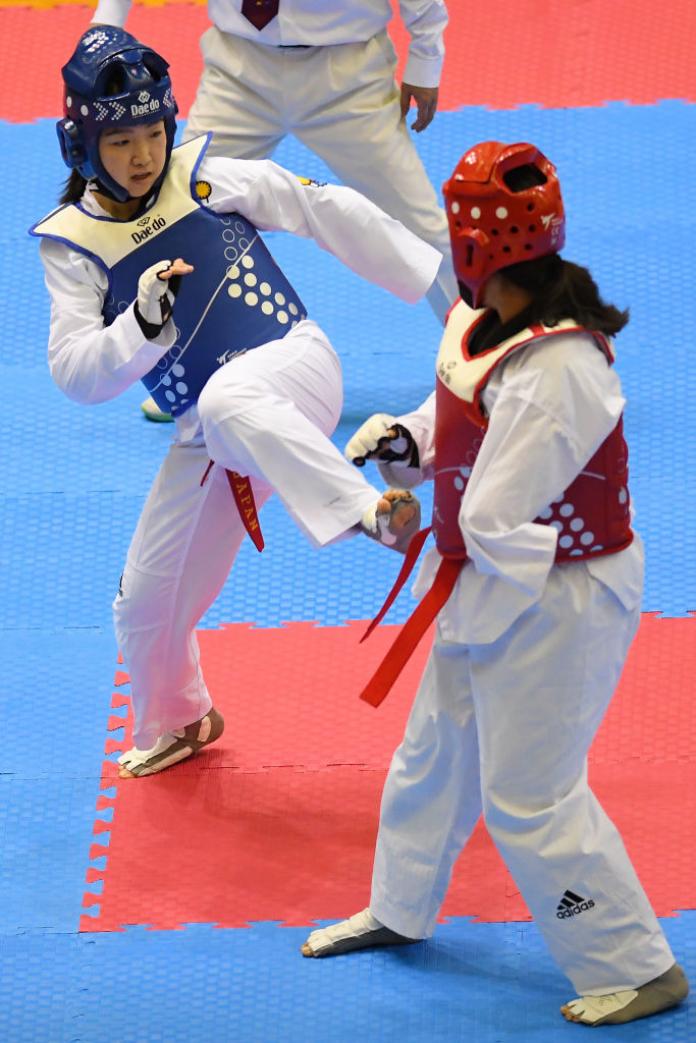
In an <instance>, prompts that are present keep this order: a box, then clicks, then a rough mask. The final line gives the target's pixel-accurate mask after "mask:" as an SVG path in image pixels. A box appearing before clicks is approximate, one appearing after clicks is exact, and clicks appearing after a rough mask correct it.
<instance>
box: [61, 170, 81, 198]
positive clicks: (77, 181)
mask: <svg viewBox="0 0 696 1043" xmlns="http://www.w3.org/2000/svg"><path fill="white" fill-rule="evenodd" d="M86 184H87V182H86V181H85V179H84V178H83V176H82V174H81V173H80V172H79V170H71V171H70V173H69V175H68V177H67V180H66V182H65V184H64V185H63V191H62V192H61V196H60V200H59V202H61V203H78V202H79V201H80V200H81V199H82V195H83V193H84V191H85V186H86Z"/></svg>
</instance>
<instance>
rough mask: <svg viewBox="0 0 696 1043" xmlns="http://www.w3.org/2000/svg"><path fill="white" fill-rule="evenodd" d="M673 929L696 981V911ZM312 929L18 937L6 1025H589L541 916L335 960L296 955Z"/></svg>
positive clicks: (489, 1033)
mask: <svg viewBox="0 0 696 1043" xmlns="http://www.w3.org/2000/svg"><path fill="white" fill-rule="evenodd" d="M664 926H665V929H666V931H667V934H668V936H669V939H670V942H671V944H672V945H673V947H674V949H675V951H676V952H677V953H678V956H679V959H680V962H682V964H683V965H684V967H685V970H686V971H687V974H688V973H691V975H692V977H693V976H694V975H695V974H696V945H695V944H694V939H695V938H696V930H695V928H696V914H693V913H687V914H683V915H682V916H681V917H679V918H677V919H669V920H665V921H664ZM306 936H307V930H306V929H304V928H279V927H278V926H277V925H274V924H270V923H261V924H253V925H252V926H251V927H250V928H249V929H246V930H245V929H241V930H216V929H215V928H214V927H212V926H210V925H205V924H203V925H195V926H187V927H186V928H185V929H184V930H182V931H173V932H171V931H170V932H159V931H149V930H147V929H145V928H132V929H128V930H127V931H125V932H124V933H123V934H107V935H81V936H75V935H51V936H43V937H41V936H36V935H33V934H26V935H23V936H14V937H6V938H4V939H2V949H0V1035H1V1036H2V1038H3V1039H7V1040H11V1041H12V1043H36V1040H41V1043H67V1041H70V1043H114V1041H117V1043H146V1041H147V1043H155V1041H163V1043H164V1041H166V1043H179V1041H181V1043H207V1041H209V1040H214V1041H215V1043H306V1041H307V1040H308V1039H320V1040H322V1041H326V1043H348V1041H349V1040H353V1039H365V1040H370V1041H373V1040H374V1041H377V1043H392V1041H394V1043H397V1041H409V1043H411V1041H415V1040H424V1039H428V1040H443V1041H444V1040H447V1041H448V1043H455V1041H457V1043H458V1041H461V1043H471V1041H480V1040H487V1041H490V1043H493V1041H495V1043H508V1041H510V1043H513V1041H514V1043H519V1041H523V1043H558V1041H559V1040H573V1039H575V1040H578V1039H579V1038H580V1037H579V1033H582V1032H583V1031H584V1029H583V1028H582V1027H579V1026H576V1025H571V1024H568V1023H566V1022H565V1021H564V1020H563V1019H562V1018H561V1016H560V1014H559V1013H558V1008H559V1006H560V1005H561V1004H562V1003H564V1002H566V1001H567V1000H568V999H570V998H571V997H572V995H573V993H572V988H571V987H570V986H569V985H568V984H567V982H566V981H565V979H564V978H562V977H561V975H560V974H559V973H558V971H557V970H556V969H555V968H554V966H553V964H552V962H551V960H550V957H549V956H548V954H547V952H546V949H545V947H544V945H543V942H542V941H541V939H540V937H539V934H538V932H537V931H536V928H535V927H534V925H533V924H527V923H525V924H474V923H470V922H468V921H466V920H453V921H451V922H450V923H448V924H443V925H442V926H440V927H438V929H437V932H436V935H435V938H434V939H433V940H431V941H429V942H427V943H424V944H418V945H414V946H411V947H408V948H400V949H395V950H390V951H387V950H376V951H373V952H365V953H355V954H352V955H350V956H345V957H342V958H337V959H329V960H306V959H303V958H302V957H301V956H300V955H299V952H298V950H299V947H300V945H301V943H302V942H303V941H304V939H305V938H306ZM3 964H4V967H3V966H2V965H3ZM3 970H4V972H5V973H3ZM3 982H5V983H7V984H5V985H3V984H2V983H3ZM18 983H21V984H20V985H19V987H18ZM22 985H23V987H22ZM695 1032H696V1022H695V1021H694V1007H693V1004H689V1003H687V1004H685V1005H684V1006H683V1007H681V1008H680V1009H677V1010H673V1011H670V1012H667V1013H665V1014H663V1015H660V1016H657V1017H654V1018H652V1019H649V1020H646V1021H643V1022H634V1023H632V1024H631V1025H628V1026H617V1027H613V1028H611V1027H609V1028H604V1029H603V1030H602V1038H603V1039H607V1040H614V1039H615V1040H626V1041H629V1040H630V1043H662V1041H664V1043H672V1041H674V1043H676V1041H687V1040H690V1039H693V1038H694V1034H695Z"/></svg>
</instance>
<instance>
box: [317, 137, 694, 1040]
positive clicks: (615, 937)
mask: <svg viewBox="0 0 696 1043" xmlns="http://www.w3.org/2000/svg"><path fill="white" fill-rule="evenodd" d="M444 195H445V202H446V207H447V211H448V216H449V223H450V231H451V237H452V251H453V257H454V264H455V271H456V273H457V276H458V280H459V285H460V290H461V295H462V300H460V301H459V302H458V303H457V304H456V305H455V306H454V308H453V309H452V312H451V314H450V316H449V319H448V323H447V326H446V328H445V333H444V337H443V340H442V344H441V347H440V352H439V355H438V360H437V380H436V391H435V393H434V395H432V396H431V397H430V398H429V399H428V400H427V402H426V403H425V404H424V405H423V406H422V407H421V408H420V409H417V410H416V411H415V412H413V413H410V414H408V415H404V416H400V417H394V416H392V415H389V414H378V415H376V416H373V417H371V418H370V419H369V420H368V421H367V422H366V423H365V424H364V425H363V426H362V427H361V428H360V429H359V431H358V432H357V433H356V435H355V436H354V437H353V439H352V440H351V441H350V442H349V443H348V446H347V449H346V455H347V456H348V458H349V459H352V460H354V461H356V462H358V463H362V462H363V461H364V460H365V459H366V458H368V457H374V458H376V459H377V460H378V462H379V463H380V470H381V472H382V476H383V477H384V478H386V479H387V481H389V482H392V483H393V484H394V483H397V482H398V484H400V485H402V486H404V487H407V488H408V487H412V486H413V485H415V484H417V483H418V482H419V481H422V480H423V479H426V478H433V479H434V484H435V496H434V509H433V522H432V530H433V533H434V535H435V543H436V546H435V548H434V549H433V550H431V551H430V552H429V554H428V557H427V558H426V560H425V562H424V566H423V569H422V572H421V575H420V577H419V580H418V584H417V593H422V594H423V598H422V600H421V602H420V603H419V606H418V607H417V609H416V610H415V612H414V613H413V615H412V616H411V619H410V620H409V621H408V622H407V623H406V624H405V626H404V628H403V630H402V631H401V633H400V636H399V637H398V638H397V640H396V642H395V644H394V646H393V647H392V649H391V651H390V653H389V655H388V657H387V659H385V661H384V663H383V665H382V667H380V668H379V669H378V671H377V673H376V675H375V676H374V678H373V679H372V681H371V682H370V683H369V684H368V685H367V687H366V689H365V691H364V692H363V698H365V699H366V700H367V701H368V702H371V703H372V704H373V705H377V704H378V703H379V702H380V701H381V699H383V698H384V696H385V695H386V693H387V691H388V689H389V687H390V685H391V684H392V682H393V680H394V678H395V677H396V676H397V675H398V673H399V670H400V669H401V667H402V666H403V665H404V662H405V661H406V660H407V658H408V656H409V654H410V652H411V651H412V649H413V647H414V645H415V643H416V641H417V640H418V639H419V638H420V637H421V636H422V635H423V634H424V633H425V631H426V629H427V627H428V626H429V624H430V623H431V622H432V620H433V619H434V618H435V617H436V618H437V628H436V636H435V641H434V646H433V649H432V652H431V655H430V659H429V661H428V664H427V666H426V669H425V673H424V676H423V679H422V682H421V685H420V688H419V691H418V694H417V696H416V700H415V704H414V706H413V709H412V712H411V715H410V718H409V721H408V725H407V728H406V734H405V737H404V740H403V742H402V744H401V745H400V746H399V748H398V749H397V751H396V753H395V754H394V758H393V761H392V764H391V767H390V770H389V774H388V777H387V780H386V784H385V788H384V794H383V798H382V806H381V814H380V825H379V835H378V840H377V849H376V855H375V862H374V870H373V880H372V894H371V897H370V905H369V908H368V909H366V910H364V911H363V912H361V913H358V914H356V915H355V916H353V917H351V918H350V919H348V920H345V921H342V922H341V923H339V924H335V925H332V926H329V927H327V928H322V929H320V930H317V931H314V932H313V933H312V934H311V935H310V936H309V938H308V939H307V942H306V943H305V945H304V947H303V950H302V951H303V953H304V955H306V956H319V957H321V956H330V955H334V954H338V953H342V952H348V951H351V950H354V949H360V948H365V947H369V946H372V945H390V944H398V943H401V944H403V943H406V942H409V941H413V940H416V939H422V938H427V937H429V936H430V935H431V934H432V933H433V930H434V928H435V923H436V920H437V916H438V912H439V910H440V907H441V904H442V901H443V899H444V897H445V893H446V891H447V887H448V884H449V880H450V875H451V871H452V867H453V865H454V862H455V860H456V859H457V856H458V855H459V853H460V851H461V850H462V848H463V846H464V845H465V844H466V842H467V840H468V838H469V836H470V835H471V832H472V830H473V828H474V825H475V824H476V821H477V820H478V818H479V815H480V814H481V812H483V816H484V820H485V823H486V826H487V829H488V832H489V833H490V835H491V837H492V839H493V840H494V842H495V844H496V846H497V848H498V850H499V851H500V853H501V855H502V857H503V858H504V860H505V863H506V864H507V866H508V868H509V870H510V872H511V873H512V876H513V877H514V879H515V882H516V884H517V886H518V887H519V889H520V891H521V893H522V895H523V896H524V898H525V901H526V902H527V905H528V906H529V909H530V911H531V912H532V914H533V916H534V918H535V920H536V923H537V925H538V927H539V929H540V931H541V932H542V934H543V936H544V938H545V939H546V941H547V943H548V945H549V948H550V950H551V953H552V955H553V956H554V958H555V960H556V962H557V963H558V965H559V967H560V968H561V969H562V970H563V972H564V973H565V974H566V975H567V976H568V977H569V979H570V980H571V982H572V984H573V986H574V987H575V988H576V989H577V992H578V998H577V999H575V1000H573V1001H571V1002H569V1003H568V1004H567V1005H565V1006H564V1007H563V1008H562V1013H563V1015H564V1016H565V1017H566V1018H567V1019H568V1020H570V1021H581V1022H583V1023H585V1024H590V1025H601V1024H616V1023H619V1022H626V1021H632V1020H634V1019H636V1018H640V1017H644V1016H646V1015H650V1014H653V1013H656V1012H657V1011H660V1010H664V1009H666V1008H668V1007H671V1006H674V1005H675V1004H677V1003H679V1002H680V1001H681V1000H682V999H683V998H684V997H685V996H686V995H687V992H688V985H687V982H686V979H685V977H684V973H683V971H682V969H681V968H680V967H679V966H678V965H677V964H676V963H675V958H674V955H673V954H672V952H671V950H670V948H669V945H668V944H667V941H666V939H665V936H664V934H663V932H662V930H661V928H660V925H659V923H658V921H657V919H656V917H655V915H654V913H653V911H652V909H651V907H650V903H649V901H648V899H647V897H646V895H645V893H644V891H643V888H642V886H641V884H640V882H639V880H638V878H637V876H636V874H635V871H634V869H633V867H632V865H631V862H630V860H629V858H628V855H627V853H626V851H625V849H624V846H623V844H622V842H621V838H620V836H619V834H618V832H617V830H616V828H615V826H614V825H613V824H612V823H611V822H610V820H609V819H608V818H607V816H606V814H605V813H604V811H603V809H602V808H601V806H600V805H599V803H598V801H597V799H596V797H595V796H594V794H593V793H592V791H591V789H590V788H589V786H588V781H587V752H588V749H589V746H590V743H591V742H592V739H593V737H594V735H595V732H596V731H597V728H598V726H599V724H600V722H601V720H602V717H603V716H604V713H605V711H606V708H607V705H608V703H609V701H610V699H611V696H612V694H613V692H614V689H615V688H616V685H617V682H618V680H619V677H620V674H621V670H622V667H623V664H624V661H625V658H626V654H627V652H628V649H629V646H630V644H631V641H632V639H633V636H634V633H635V631H636V627H637V626H638V621H639V615H640V604H641V592H642V584H643V549H642V545H641V542H640V539H639V537H638V536H637V535H636V534H635V533H634V532H633V530H632V528H631V511H630V497H629V492H628V470H627V449H626V444H625V441H624V438H623V431H622V414H623V409H624V404H625V403H624V398H623V395H622V392H621V386H620V383H619V379H618V377H617V375H616V371H615V369H614V368H613V365H612V363H613V360H614V353H613V347H612V344H611V340H610V337H611V336H612V335H613V334H615V333H617V332H618V331H619V330H620V329H621V328H622V327H623V326H624V325H625V323H626V321H627V317H628V316H627V313H622V312H620V311H618V310H617V309H616V308H614V307H613V306H611V305H608V304H606V303H605V302H604V301H602V299H601V297H600V296H599V293H598V290H597V287H596V286H595V283H594V281H593V280H592V278H591V275H590V273H589V272H588V271H587V269H585V268H581V267H579V266H577V265H574V264H572V263H570V262H568V261H566V260H564V259H562V258H561V257H560V255H559V253H558V251H559V250H560V249H561V247H562V246H563V242H564V211H563V203H562V199H561V194H560V187H559V184H558V179H557V175H556V171H555V168H554V167H553V165H552V164H551V163H550V162H549V161H548V160H547V159H546V158H545V157H544V156H543V155H542V154H541V153H540V152H539V151H538V149H536V148H535V147H534V146H533V145H528V144H517V145H510V146H507V145H504V144H501V143H499V142H483V143H481V144H480V145H477V146H475V147H474V148H472V149H470V150H469V151H468V152H467V153H466V154H465V155H464V156H463V157H462V159H461V160H460V162H459V163H458V165H457V167H456V169H455V171H454V173H453V175H452V177H451V178H450V179H449V181H447V182H446V184H445V186H444ZM472 309H476V310H472ZM421 545H422V537H421V536H419V538H418V540H417V541H415V542H414V544H413V545H412V547H411V548H410V549H409V552H408V556H409V557H411V558H413V559H415V556H416V552H417V551H418V549H419V548H420V546H421ZM406 564H409V562H408V559H407V563H406ZM401 579H402V581H403V579H404V577H403V576H402V577H401ZM378 618H379V617H378Z"/></svg>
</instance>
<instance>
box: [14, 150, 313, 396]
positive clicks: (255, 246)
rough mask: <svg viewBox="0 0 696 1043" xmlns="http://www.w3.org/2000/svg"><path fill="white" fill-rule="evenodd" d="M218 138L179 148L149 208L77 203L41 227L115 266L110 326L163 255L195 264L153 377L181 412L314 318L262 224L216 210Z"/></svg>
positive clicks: (155, 389) (149, 384)
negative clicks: (110, 214)
mask: <svg viewBox="0 0 696 1043" xmlns="http://www.w3.org/2000/svg"><path fill="white" fill-rule="evenodd" d="M208 140H209V138H208V137H205V138H196V139H194V140H193V141H190V142H187V144H185V145H180V146H179V147H178V148H175V149H174V150H173V151H172V157H171V162H170V165H169V170H168V171H167V176H166V178H165V180H164V183H163V185H162V188H161V190H160V194H159V196H158V198H157V201H156V202H155V204H154V205H153V206H152V207H151V208H150V210H148V212H147V213H146V214H144V215H143V216H141V217H139V218H135V219H133V220H130V221H117V220H114V219H111V218H100V217H96V216H94V215H92V214H88V213H87V212H86V211H85V210H83V209H82V208H81V207H80V205H79V204H69V205H68V206H65V207H62V208H61V209H59V210H57V211H55V212H54V213H53V214H51V215H49V217H47V218H46V219H45V220H44V221H41V222H39V224H37V225H35V226H34V228H33V229H32V230H31V231H32V234H34V235H40V236H47V237H49V238H52V239H57V240H59V241H60V242H64V243H66V244H67V245H68V246H71V247H72V248H73V249H75V250H78V251H79V252H81V253H83V254H85V255H86V256H87V257H89V258H90V259H91V260H92V261H94V262H95V263H97V264H98V265H99V266H100V267H101V268H102V269H103V270H104V271H105V272H106V274H107V276H108V280H109V289H108V293H107V296H106V299H105V301H104V307H103V315H104V322H105V324H106V325H107V326H108V325H110V324H111V323H112V322H113V321H114V319H116V318H117V316H118V315H119V314H120V313H121V312H123V311H125V310H126V308H128V307H129V306H130V305H131V304H132V303H133V301H134V300H135V299H136V297H137V295H138V279H139V278H140V276H141V274H142V273H143V272H144V271H145V269H146V268H149V267H150V265H152V264H155V263H156V262H157V261H161V260H163V259H167V258H169V259H171V260H173V259H174V258H175V257H183V258H184V260H185V261H187V262H188V263H189V264H192V265H193V266H194V269H195V270H194V271H193V272H192V273H191V274H190V275H186V276H185V277H184V278H182V280H181V284H180V287H179V293H178V295H177V299H176V304H175V306H174V314H173V318H174V322H175V324H176V343H175V344H174V346H173V347H172V348H170V349H169V351H167V353H166V354H165V355H163V356H162V358H161V359H160V361H159V362H158V363H157V365H156V366H155V367H153V369H151V370H150V372H149V373H147V374H146V375H145V376H144V377H143V383H144V384H145V387H146V388H147V390H148V391H149V392H150V394H151V395H152V397H153V398H154V400H155V402H156V403H157V405H158V406H159V407H160V409H162V410H164V411H165V412H168V413H171V414H172V415H173V416H180V415H181V414H182V413H184V412H185V411H186V410H187V409H189V408H190V407H191V406H192V405H193V404H194V403H195V402H196V401H197V399H198V396H199V395H200V393H201V391H202V390H203V388H204V386H205V384H206V383H207V381H208V379H209V377H210V376H211V374H212V373H214V372H215V370H216V369H218V367H219V366H222V365H224V364H225V363H226V362H229V361H230V359H232V358H234V356H235V355H239V354H241V353H242V352H245V351H250V350H251V349H252V348H258V347H260V346H261V345H262V344H266V343H268V341H271V340H278V339H280V338H282V337H284V336H285V334H286V333H287V332H288V330H290V329H292V327H293V326H295V325H296V324H297V323H298V322H299V321H300V320H301V319H304V318H306V317H307V313H306V311H305V308H304V305H303V304H302V301H301V300H300V298H299V296H298V295H297V293H296V292H295V290H294V289H293V287H292V286H291V285H290V283H289V282H288V280H287V279H286V277H285V275H284V274H283V272H282V271H281V270H280V268H279V267H278V265H277V264H276V263H275V261H274V260H273V257H272V256H271V254H270V252H269V250H268V248H267V246H266V245H265V243H264V242H263V240H262V239H261V238H260V236H259V233H258V231H257V229H256V228H255V227H254V225H253V224H251V222H250V221H247V219H246V218H245V217H242V216H241V214H236V213H232V214H216V213H214V212H213V211H212V210H209V209H208V208H207V207H206V206H205V198H206V197H207V195H208V194H209V193H210V186H209V185H208V184H207V183H206V182H202V181H197V180H196V172H197V170H198V166H199V164H200V162H201V160H202V158H203V156H204V155H205V151H206V148H207V146H208Z"/></svg>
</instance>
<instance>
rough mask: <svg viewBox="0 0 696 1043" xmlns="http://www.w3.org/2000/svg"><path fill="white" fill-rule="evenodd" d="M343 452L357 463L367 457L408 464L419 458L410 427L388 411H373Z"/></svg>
mask: <svg viewBox="0 0 696 1043" xmlns="http://www.w3.org/2000/svg"><path fill="white" fill-rule="evenodd" d="M345 455H346V458H347V459H348V460H350V461H351V463H354V464H355V466H356V467H363V466H364V464H365V461H366V460H369V459H377V460H383V461H384V462H385V463H394V462H399V463H404V464H406V465H407V466H411V467H412V466H415V465H417V462H418V449H417V447H416V444H415V442H414V440H413V438H412V436H411V433H410V431H409V430H408V429H407V428H405V427H403V426H402V425H401V424H398V423H397V422H396V418H395V417H393V416H390V415H389V414H388V413H375V414H374V415H373V416H371V417H370V418H369V419H368V420H366V421H365V423H364V424H363V425H362V426H361V427H359V428H358V430H357V431H356V432H355V434H354V435H353V437H352V438H351V440H350V441H349V442H348V444H347V446H346V448H345Z"/></svg>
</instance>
